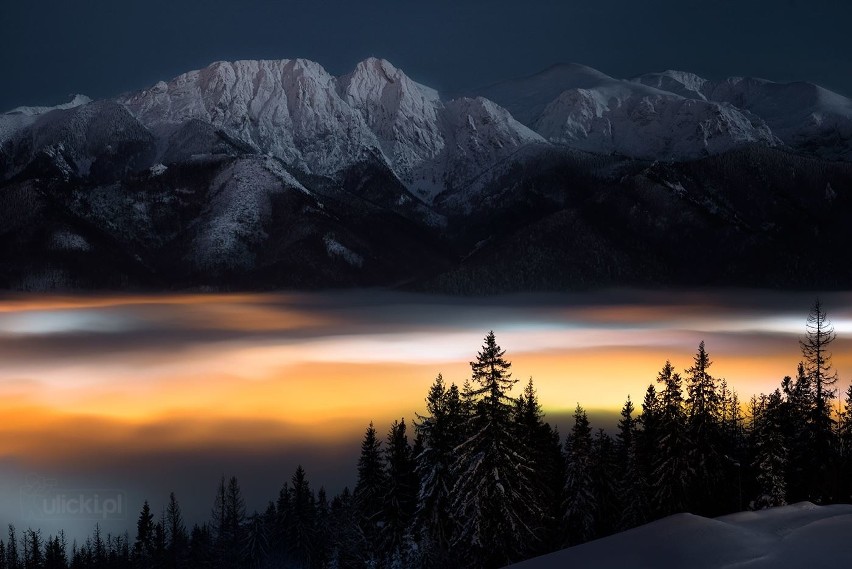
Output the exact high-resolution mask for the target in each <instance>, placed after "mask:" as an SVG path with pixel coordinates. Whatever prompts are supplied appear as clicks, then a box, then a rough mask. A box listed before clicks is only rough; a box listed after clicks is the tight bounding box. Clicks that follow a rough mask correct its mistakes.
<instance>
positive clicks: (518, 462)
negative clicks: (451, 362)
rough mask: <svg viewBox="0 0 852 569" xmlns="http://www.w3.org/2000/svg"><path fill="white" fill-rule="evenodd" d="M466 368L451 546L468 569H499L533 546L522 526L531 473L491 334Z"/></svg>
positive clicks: (529, 503) (530, 500) (509, 383)
mask: <svg viewBox="0 0 852 569" xmlns="http://www.w3.org/2000/svg"><path fill="white" fill-rule="evenodd" d="M470 366H471V372H472V373H471V380H472V381H471V387H470V390H469V394H468V400H469V402H468V404H469V405H472V409H473V415H472V416H470V417H469V419H468V421H467V429H466V431H467V438H466V439H465V440H464V441H463V442H462V443H461V444H460V445H459V446H458V447H457V449H456V452H457V459H456V461H455V465H454V471H455V473H456V474H455V477H456V484H455V488H454V490H453V494H454V495H455V501H454V504H453V509H454V511H455V515H456V518H457V520H458V521H459V525H458V526H457V532H456V535H455V539H454V543H455V545H456V546H457V547H458V548H459V549H466V550H467V551H468V552H469V556H468V559H467V562H468V563H469V564H470V565H471V566H473V567H502V566H504V565H507V564H509V563H510V562H512V561H514V560H517V559H520V558H521V557H522V555H523V552H524V550H525V549H526V548H527V547H529V544H531V543H534V542H536V541H538V539H539V536H538V535H536V533H535V530H534V528H530V527H529V526H528V525H527V523H526V521H527V520H529V519H532V518H535V517H537V516H538V515H540V514H539V513H538V512H535V511H534V509H535V507H536V504H535V492H534V489H533V488H534V483H533V480H532V478H533V476H534V474H535V473H534V470H533V469H532V468H531V466H530V465H529V463H528V460H527V458H526V457H525V456H524V454H523V453H522V452H521V451H520V450H519V449H518V445H517V439H516V433H517V431H516V428H515V422H514V421H513V412H514V409H515V404H514V401H513V400H512V399H511V397H510V396H509V391H510V390H511V389H512V387H513V386H514V384H515V382H516V381H517V380H515V379H514V378H512V374H511V372H510V368H511V363H510V362H509V361H508V360H507V359H506V358H505V351H504V350H503V349H502V348H500V346H499V345H498V344H497V341H496V339H495V337H494V333H493V332H490V333H489V334H488V335H487V336H486V337H485V342H484V344H483V346H482V349H481V350H480V352H479V353H478V354H477V357H476V361H473V362H471V363H470Z"/></svg>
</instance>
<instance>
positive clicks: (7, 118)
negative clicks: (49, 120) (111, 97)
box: [0, 94, 92, 144]
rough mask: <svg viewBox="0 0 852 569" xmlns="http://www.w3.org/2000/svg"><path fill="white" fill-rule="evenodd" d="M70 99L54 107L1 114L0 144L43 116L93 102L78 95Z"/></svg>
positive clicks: (15, 110)
mask: <svg viewBox="0 0 852 569" xmlns="http://www.w3.org/2000/svg"><path fill="white" fill-rule="evenodd" d="M69 97H70V100H69V101H68V102H66V103H62V104H59V105H55V106H52V107H32V106H23V107H16V108H14V109H12V110H10V111H8V112H6V113H3V114H0V144H2V143H3V142H5V141H7V140H9V139H10V138H11V137H12V136H13V135H14V134H15V133H16V132H18V131H20V130H21V129H23V128H26V127H28V126H30V125H32V124H33V123H35V122H36V120H38V118H39V117H41V116H42V115H45V114H47V113H49V112H51V111H62V110H68V109H74V108H76V107H81V106H83V105H87V104H89V103H91V102H92V99H90V98H89V97H87V96H86V95H79V94H77V95H70V96H69Z"/></svg>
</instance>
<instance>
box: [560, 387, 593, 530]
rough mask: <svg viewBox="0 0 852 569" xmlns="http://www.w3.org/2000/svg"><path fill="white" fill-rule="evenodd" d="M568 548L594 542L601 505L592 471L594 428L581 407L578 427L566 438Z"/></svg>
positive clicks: (573, 427) (576, 424) (575, 426)
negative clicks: (598, 500)
mask: <svg viewBox="0 0 852 569" xmlns="http://www.w3.org/2000/svg"><path fill="white" fill-rule="evenodd" d="M565 462H566V469H565V470H566V477H565V514H564V518H565V525H566V543H565V545H575V544H578V543H583V542H586V541H589V540H590V539H593V538H594V537H595V528H596V525H597V518H598V503H597V501H596V498H597V497H596V495H595V484H594V478H593V470H592V427H591V425H590V424H589V418H588V416H587V415H586V411H585V410H584V409H583V408H582V407H581V406H580V405H579V404H578V405H577V408H576V409H575V410H574V425H573V426H572V427H571V432H570V433H569V434H568V436H567V437H566V438H565Z"/></svg>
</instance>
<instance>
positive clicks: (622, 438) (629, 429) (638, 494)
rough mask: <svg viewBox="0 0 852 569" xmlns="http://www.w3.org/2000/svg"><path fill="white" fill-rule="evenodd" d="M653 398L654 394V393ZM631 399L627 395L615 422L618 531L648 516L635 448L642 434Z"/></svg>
mask: <svg viewBox="0 0 852 569" xmlns="http://www.w3.org/2000/svg"><path fill="white" fill-rule="evenodd" d="M654 399H656V396H654ZM633 411H634V407H633V402H632V401H631V400H630V396H628V397H627V401H626V402H625V403H624V406H623V407H622V408H621V419H619V421H618V433H617V435H616V451H617V460H618V465H617V468H616V472H617V473H618V481H617V487H616V491H617V496H618V504H619V505H620V507H621V515H620V517H619V518H618V519H617V520H616V529H617V530H626V529H630V528H633V527H636V526H639V525H642V524H644V523H645V522H646V521H648V519H649V515H650V512H649V507H648V487H647V479H646V478H645V474H644V472H643V470H642V468H641V465H640V464H639V458H638V456H637V447H638V445H639V444H640V440H641V433H640V432H639V431H638V426H637V425H638V423H639V421H638V420H637V419H634V418H633Z"/></svg>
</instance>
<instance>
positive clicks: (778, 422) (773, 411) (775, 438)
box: [753, 389, 787, 509]
mask: <svg viewBox="0 0 852 569" xmlns="http://www.w3.org/2000/svg"><path fill="white" fill-rule="evenodd" d="M782 413H783V398H782V395H781V391H780V390H778V389H776V390H775V391H774V392H773V393H772V394H771V395H770V396H769V397H767V398H765V399H763V401H762V403H761V405H760V407H759V412H758V413H757V416H756V417H755V418H754V422H755V424H754V438H755V450H756V456H755V460H754V468H755V470H756V471H757V477H756V481H757V487H758V495H757V498H756V499H755V500H754V503H753V507H754V509H764V508H772V507H776V506H783V505H785V504H786V503H787V486H786V481H785V471H786V468H787V449H786V447H785V446H784V434H783V432H782Z"/></svg>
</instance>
